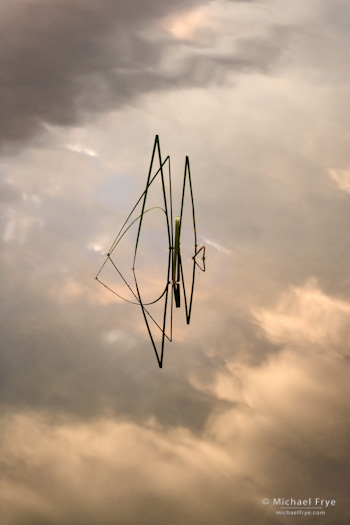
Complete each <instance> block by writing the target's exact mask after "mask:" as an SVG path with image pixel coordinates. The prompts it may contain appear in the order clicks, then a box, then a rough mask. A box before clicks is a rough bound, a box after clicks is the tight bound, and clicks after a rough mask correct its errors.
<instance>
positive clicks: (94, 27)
mask: <svg viewBox="0 0 350 525" xmlns="http://www.w3.org/2000/svg"><path fill="white" fill-rule="evenodd" d="M239 4H240V2H237V5H239ZM197 6H203V3H202V2H199V1H196V0H193V1H192V2H190V3H189V2H184V1H183V0H179V1H177V2H172V3H171V4H169V5H168V4H166V3H164V2H138V3H137V4H136V3H135V2H134V3H133V4H132V7H131V4H130V3H129V2H123V1H113V0H104V1H103V2H101V3H99V5H98V6H97V5H96V4H95V3H91V2H80V1H76V2H73V3H72V2H67V1H65V0H60V1H59V2H45V3H42V2H40V1H39V0H31V1H21V2H18V3H16V5H15V6H14V5H12V4H11V5H10V4H3V6H2V8H1V10H2V17H1V20H2V22H1V23H2V27H1V32H2V34H3V40H4V42H5V43H6V45H4V46H2V49H1V52H0V67H1V71H2V74H1V78H2V81H1V87H0V90H1V91H0V96H1V100H2V104H1V108H2V109H1V114H0V118H1V121H2V127H1V131H0V142H1V144H5V143H10V142H11V141H18V140H23V139H26V138H27V137H31V136H34V135H35V133H36V132H37V131H39V130H40V129H42V126H43V124H45V123H50V124H56V125H63V126H67V125H71V124H74V123H77V122H79V121H80V120H81V119H82V118H83V115H84V114H85V113H89V112H96V111H105V110H107V109H109V108H113V107H118V106H120V105H122V104H125V103H126V102H128V101H130V100H132V99H133V98H135V97H137V96H138V95H139V94H142V93H147V92H149V91H154V90H156V91H158V90H163V89H174V87H175V88H178V87H180V86H184V87H186V86H200V85H203V84H207V83H208V82H209V83H210V82H213V81H214V82H219V83H220V82H222V80H223V78H224V77H225V76H226V75H227V74H228V73H229V72H230V71H233V72H246V71H254V70H266V69H269V68H270V67H271V66H272V65H273V64H274V63H275V62H276V60H277V59H278V57H279V55H280V53H281V48H282V49H283V43H282V42H283V39H284V38H285V36H286V34H287V30H286V28H285V29H284V30H283V31H279V30H278V29H277V30H276V31H277V32H280V35H282V33H283V36H276V35H277V33H276V32H275V30H274V29H273V30H272V33H271V34H267V35H265V36H263V37H260V38H256V39H254V38H250V39H249V38H243V39H240V38H238V46H237V49H231V50H230V49H228V50H227V51H225V52H224V53H223V52H222V51H220V50H218V51H217V52H215V51H214V53H212V51H211V50H210V47H213V44H214V46H215V41H213V39H212V38H213V34H212V36H211V37H210V34H211V30H209V33H208V36H209V39H210V43H209V46H210V47H209V48H207V49H205V47H204V48H203V47H202V49H201V48H198V49H196V48H195V46H194V47H193V46H191V44H190V43H189V42H183V41H181V39H178V38H174V37H172V36H171V35H170V34H169V33H167V32H166V31H164V29H162V27H161V26H159V21H160V19H161V18H162V17H164V16H165V15H170V14H171V13H174V12H176V11H178V12H179V13H180V15H181V13H184V12H185V11H186V10H190V9H191V8H195V7H197ZM214 8H215V5H214ZM206 31H207V29H203V30H202V35H203V36H205V34H206ZM274 33H276V34H275V35H274ZM205 38H207V37H205ZM215 38H216V37H215ZM191 49H192V50H191ZM174 52H175V55H176V56H178V58H177V60H179V61H180V62H179V66H180V67H179V68H177V69H175V70H173V66H172V65H171V64H172V61H173V58H174V57H173V53H174ZM165 64H168V66H167V67H165ZM169 68H170V69H169Z"/></svg>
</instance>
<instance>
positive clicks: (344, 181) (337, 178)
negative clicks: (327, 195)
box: [328, 169, 350, 193]
mask: <svg viewBox="0 0 350 525" xmlns="http://www.w3.org/2000/svg"><path fill="white" fill-rule="evenodd" d="M328 173H329V176H330V178H331V179H332V180H333V181H334V182H335V183H336V185H337V186H338V188H339V189H340V190H342V191H346V192H347V193H350V171H349V170H335V169H330V170H328Z"/></svg>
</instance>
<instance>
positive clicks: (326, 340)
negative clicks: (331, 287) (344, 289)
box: [253, 280, 350, 351]
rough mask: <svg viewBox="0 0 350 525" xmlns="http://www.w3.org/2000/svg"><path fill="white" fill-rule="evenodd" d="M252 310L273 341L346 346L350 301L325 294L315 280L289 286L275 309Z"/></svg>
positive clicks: (306, 344)
mask: <svg viewBox="0 0 350 525" xmlns="http://www.w3.org/2000/svg"><path fill="white" fill-rule="evenodd" d="M253 313H254V315H255V317H256V319H257V321H258V323H259V325H260V326H261V327H262V329H263V330H264V332H265V334H266V335H267V337H268V339H270V341H272V342H273V343H277V344H285V343H289V344H296V345H300V346H301V347H305V346H309V345H310V344H316V345H318V346H320V347H322V348H326V349H327V350H329V347H330V346H338V347H339V345H341V349H342V351H344V345H345V347H348V343H347V341H348V333H349V323H350V304H349V303H348V302H345V301H342V300H340V299H337V298H335V297H330V296H328V295H326V294H325V293H324V292H323V291H322V290H320V288H319V287H318V286H317V282H316V281H315V280H311V281H309V282H308V283H306V285H305V286H304V287H300V288H291V289H289V290H288V291H287V292H286V293H285V294H283V296H282V297H281V299H280V300H279V302H278V304H277V305H276V307H275V308H272V309H270V310H269V309H257V308H255V309H253ZM338 350H340V348H338Z"/></svg>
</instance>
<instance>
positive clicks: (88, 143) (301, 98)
mask: <svg viewBox="0 0 350 525" xmlns="http://www.w3.org/2000/svg"><path fill="white" fill-rule="evenodd" d="M310 4H311V7H309V5H310ZM310 4H307V5H306V4H305V2H303V1H302V0H301V1H300V2H293V3H292V4H291V3H290V4H288V5H287V4H286V8H285V11H283V12H281V10H280V6H279V2H277V1H276V6H277V7H276V8H275V7H274V5H275V4H274V2H273V1H272V0H271V2H269V3H268V5H269V6H270V10H263V9H260V11H259V13H261V14H259V16H258V15H257V14H256V10H255V7H256V6H255V3H249V4H248V3H247V4H246V5H244V6H243V4H242V5H241V4H239V3H231V2H230V3H225V4H220V6H221V7H220V6H219V4H211V5H209V6H208V5H206V6H205V8H208V10H209V11H208V13H210V15H212V16H210V17H208V18H207V19H206V18H205V16H207V15H205V14H203V13H202V11H200V13H201V14H200V16H203V18H200V16H199V15H198V13H197V11H195V12H196V13H197V14H196V15H195V16H194V15H193V16H194V18H191V17H190V18H189V19H188V20H187V19H185V21H186V20H187V22H188V24H189V25H188V26H186V24H185V23H184V20H183V19H182V18H181V17H182V16H183V13H184V12H185V10H186V13H187V3H186V5H185V4H180V3H176V4H175V6H174V11H173V13H172V14H173V15H174V18H171V19H169V20H168V19H167V18H166V19H162V20H160V18H159V16H163V15H168V14H169V11H168V9H167V7H166V6H164V4H163V3H162V5H163V6H164V7H161V6H160V5H159V6H157V4H152V6H150V5H148V6H147V13H146V7H144V6H143V4H142V5H141V4H140V5H139V6H138V7H139V12H136V11H135V12H133V13H129V12H128V10H129V4H128V6H127V5H126V4H125V5H124V4H123V5H122V4H120V3H119V4H116V3H108V2H105V3H103V7H99V12H98V13H96V17H97V18H94V16H95V9H96V7H95V6H92V4H90V3H86V2H84V3H81V4H80V3H78V2H76V3H75V4H74V7H71V6H68V3H65V2H55V3H50V4H47V5H48V7H47V8H46V9H47V11H45V12H46V15H45V16H44V15H41V16H42V19H40V17H38V19H39V20H42V21H39V20H34V19H33V20H28V18H29V15H26V18H27V20H25V16H24V13H25V12H26V13H28V12H29V6H34V5H37V6H38V5H39V4H34V3H30V2H27V3H21V4H18V3H17V6H16V7H13V6H12V5H11V4H10V3H9V2H8V3H7V5H6V4H3V5H6V9H7V17H8V18H7V20H8V22H9V26H8V27H10V25H12V27H14V20H15V19H16V20H18V22H16V23H18V28H22V32H19V35H20V36H19V37H18V40H16V41H15V39H14V38H12V40H11V41H10V40H9V47H8V55H9V56H10V55H11V53H12V56H13V57H14V58H15V57H16V56H18V57H19V56H20V55H21V53H20V50H21V49H24V48H25V42H26V41H27V40H26V39H27V37H28V41H31V42H32V47H31V48H29V47H28V51H27V55H26V60H27V59H28V60H29V58H30V57H32V56H34V54H35V53H36V54H37V55H38V65H40V67H38V68H36V67H34V68H33V70H32V71H33V72H32V73H31V68H29V66H28V67H25V64H22V63H21V61H20V59H19V58H17V59H16V60H17V62H16V60H15V61H14V64H16V68H15V66H13V67H12V64H11V63H10V61H9V62H8V63H7V71H10V70H13V74H14V75H15V69H18V73H17V74H18V78H21V79H22V81H23V82H22V87H21V93H22V95H23V97H24V99H25V97H26V96H28V101H29V102H30V100H34V102H32V103H31V104H29V102H28V104H27V105H24V109H23V107H21V106H19V109H18V113H16V112H14V113H13V115H12V116H13V118H14V119H17V117H18V118H22V117H23V119H22V121H21V122H22V127H21V128H16V126H15V127H14V128H13V129H14V133H13V135H12V139H11V136H10V135H9V134H8V133H7V131H5V128H4V130H3V140H4V141H5V140H10V139H11V140H13V139H16V140H17V139H20V138H22V139H25V138H29V137H33V135H32V132H33V129H32V127H31V124H30V125H29V123H31V122H36V123H37V124H38V125H39V122H40V121H43V122H46V123H47V122H49V123H50V126H47V135H46V137H45V140H42V141H39V140H38V141H36V142H35V141H28V143H27V144H26V145H25V146H23V147H21V148H18V150H17V149H16V151H14V152H13V154H12V155H11V154H9V155H7V156H6V157H3V159H2V161H1V165H0V174H1V180H2V187H1V190H2V193H1V197H2V212H1V224H0V235H1V248H2V249H1V255H0V262H1V265H2V273H1V275H2V278H1V282H0V286H1V297H2V300H1V304H0V313H1V316H0V318H1V324H2V329H1V368H0V370H1V371H0V385H1V386H0V388H1V408H2V414H3V416H2V417H1V422H0V423H1V425H2V426H1V434H2V436H3V439H2V443H1V447H2V457H3V459H2V468H1V472H2V476H3V486H4V487H5V506H4V507H5V510H4V512H5V514H4V516H5V517H4V519H3V521H4V524H5V525H22V524H23V523H27V524H30V523H35V524H38V523H43V524H45V525H46V524H52V525H54V524H56V523H59V524H69V525H71V524H72V523H81V522H84V523H93V524H95V523H97V522H99V523H101V524H102V525H109V523H121V524H122V525H124V524H125V523H130V524H133V523H148V522H152V523H157V522H159V523H160V522H163V521H167V522H169V523H191V524H197V523H198V525H199V524H201V525H202V524H207V523H208V525H209V523H210V524H211V523H213V522H217V523H223V524H225V525H226V523H227V524H231V523H232V522H233V521H234V522H237V523H242V524H247V525H248V523H265V524H266V525H270V524H274V523H276V524H279V523H282V521H283V520H284V519H285V518H283V517H278V516H276V515H275V514H274V510H273V508H272V507H271V506H270V507H264V506H263V505H262V503H261V502H262V499H263V498H264V497H270V498H271V497H275V496H277V497H278V496H281V497H282V496H283V497H289V496H300V497H301V498H307V497H309V496H314V495H315V496H320V497H325V498H331V497H335V498H336V499H337V505H336V508H335V509H334V510H332V513H330V512H329V513H327V515H326V516H325V517H319V518H315V517H312V522H313V523H314V522H315V520H317V522H318V523H329V521H332V523H335V524H336V525H343V523H344V522H345V521H346V519H347V516H346V513H347V509H348V502H347V498H348V494H347V485H346V474H347V470H348V452H347V446H348V445H347V444H348V442H349V433H348V425H347V419H348V413H349V407H348V396H346V393H347V389H348V364H349V357H348V349H349V342H348V328H347V327H348V325H349V312H350V301H349V297H350V295H349V278H348V254H349V239H348V237H349V236H348V224H349V193H348V178H349V160H350V158H349V151H348V136H349V127H348V120H347V117H346V114H347V107H348V86H347V82H348V80H347V73H346V70H345V69H344V68H340V67H339V64H340V63H341V62H342V58H341V57H343V58H344V61H345V59H346V57H347V48H346V47H344V46H343V47H342V45H340V42H341V40H337V39H336V38H334V39H333V38H332V40H331V42H332V46H328V44H329V43H330V41H329V40H328V39H327V38H326V34H327V31H329V30H330V28H331V27H332V31H334V32H335V33H337V34H339V33H342V34H343V32H342V31H340V29H339V30H338V26H339V25H341V22H340V19H341V17H340V15H339V16H338V12H337V10H335V11H334V12H333V15H332V17H330V14H327V11H326V10H325V9H323V7H324V3H322V2H318V1H310ZM100 5H101V4H100ZM337 5H338V4H337ZM18 6H20V7H21V10H23V12H22V11H21V10H19V7H18ZM123 6H124V7H123ZM271 6H272V7H271ZM158 7H160V9H163V10H162V11H159V10H158ZM192 7H193V8H194V7H198V8H202V7H203V6H202V4H197V3H196V4H195V3H192V4H191V8H192ZM340 7H342V9H343V7H344V4H343V3H342V4H339V10H340V12H341V9H340ZM148 8H149V9H148ZM236 8H237V9H236ZM321 8H322V9H321ZM3 9H4V7H3ZM100 9H101V11H100ZM220 9H221V11H220ZM26 10H27V11H26ZM118 10H119V11H118ZM210 10H211V11H210ZM117 11H118V12H119V13H120V18H117V16H115V19H113V17H110V16H109V15H110V14H111V13H113V14H115V15H116V13H117ZM32 12H33V11H32V10H30V13H32ZM21 13H22V14H21ZM208 13H207V14H208ZM107 14H108V16H107ZM180 14H181V16H180ZM272 14H273V15H274V16H271V15H272ZM69 15H70V16H71V19H70V20H68V18H69ZM141 15H142V16H141ZM311 15H312V16H311ZM186 16H187V15H186ZM191 16H192V15H191ZM198 16H199V18H198ZM310 16H311V18H312V20H313V21H314V24H315V26H317V30H318V33H319V34H322V38H319V37H318V39H317V42H318V44H320V45H321V43H322V45H321V48H319V49H318V46H317V45H316V44H315V42H316V40H314V36H312V35H311V33H310V32H309V31H306V29H305V28H310ZM11 17H12V18H11ZM179 17H180V18H181V23H180V25H177V24H178V23H179V20H178V19H179ZM196 17H197V18H196ZM327 17H330V18H329V20H328V18H327ZM107 18H112V20H110V19H108V20H107ZM11 20H12V22H11ZM44 20H45V22H44ZM94 20H95V21H96V27H95V23H94ZM164 20H166V21H164ZM198 20H199V21H200V24H202V26H201V25H200V24H199V25H200V27H197V26H196V24H197V22H198ZM10 22H11V24H10ZM187 22H186V23H187ZM165 23H166V24H168V25H166V27H165V26H164V25H162V24H165ZM198 23H199V22H198ZM234 23H235V25H233V24H234ZM172 24H173V25H172ZM191 24H192V25H191ZM206 24H207V25H206ZM215 24H216V25H215ZM97 26H98V27H97ZM155 27H157V28H159V32H158V33H155V32H153V28H155ZM46 28H47V29H46ZM65 28H66V29H65ZM283 28H285V29H286V33H287V34H286V35H284V34H283V31H282V29H283ZM297 28H304V29H305V31H304V32H303V31H299V32H298V31H297ZM26 29H27V36H26V34H25V30H26ZM65 31H66V32H67V36H66V41H64V39H63V38H62V35H63V34H64V32H65ZM172 31H173V33H172ZM8 32H9V31H8ZM40 32H41V33H40ZM39 34H41V35H42V37H40V39H39V36H40V35H39ZM38 35H39V36H38ZM310 35H311V36H310ZM50 38H52V44H50V45H49V41H50ZM342 38H343V37H342ZM43 42H45V44H46V46H45V45H44V44H43ZM10 44H11V45H10ZM45 47H46V51H47V52H46V51H45ZM56 48H57V50H58V51H57V53H58V54H57V56H56V55H55V52H54V50H55V49H56ZM120 49H123V53H121V52H120ZM342 49H343V51H342ZM11 50H12V51H11ZM86 50H88V51H89V53H87V52H86ZM34 51H35V53H34ZM327 51H328V52H329V55H327V57H328V59H327V60H325V61H323V54H326V52H327ZM1 53H3V54H5V52H4V51H3V50H1ZM337 53H339V55H340V57H338V62H337V64H338V65H337V64H336V63H334V64H331V62H332V60H330V57H331V55H332V54H337ZM342 53H343V54H342ZM50 56H51V62H50ZM51 67H52V70H51V69H50V68H51ZM11 68H12V69H11ZM331 68H335V70H337V71H338V72H339V76H337V77H336V78H342V82H341V83H340V84H339V83H338V82H333V77H332V76H331V75H329V71H331ZM339 69H342V71H339ZM56 70H57V71H58V72H59V74H58V75H57V76H56V80H57V83H58V84H57V90H56V88H55V87H53V88H52V89H51V86H52V85H53V81H52V80H51V77H50V80H48V81H47V82H48V89H47V90H46V91H45V90H43V91H42V102H43V104H42V106H40V104H39V98H36V97H34V96H33V95H32V94H31V93H33V92H35V89H34V90H33V92H32V91H31V89H29V88H28V93H26V90H25V89H24V87H23V86H25V85H26V86H34V87H35V86H37V87H38V89H39V85H40V83H41V82H43V79H44V76H45V75H44V76H42V74H41V71H46V72H50V71H51V74H52V75H54V72H53V71H56ZM246 73H249V75H248V74H246ZM31 74H32V77H31ZM9 86H10V84H8V87H9ZM118 90H119V91H118ZM146 92H147V94H146ZM6 93H7V95H6V96H7V97H9V96H10V89H8V90H7V91H6ZM141 93H143V94H145V96H143V97H139V98H138V100H136V99H137V96H138V94H141ZM22 95H21V96H22ZM66 95H67V96H66ZM16 96H17V95H16V92H15V90H13V97H14V98H15V97H16ZM31 97H32V98H31ZM50 97H51V98H50ZM5 99H6V97H5ZM50 101H51V102H52V107H51V105H50ZM131 101H133V103H132V104H131V103H130V102H131ZM134 101H135V103H134ZM35 104H37V107H36V106H35ZM16 107H17V105H16ZM26 108H27V109H28V111H27V112H26ZM29 108H32V109H33V111H29ZM116 108H117V111H113V112H112V111H110V112H108V111H106V110H108V109H116ZM343 110H344V111H343ZM89 111H90V112H91V113H92V112H93V111H95V115H92V114H91V113H90V116H89V120H88V119H87V117H86V114H87V113H88V112H89ZM97 111H101V112H104V113H103V114H101V115H99V116H98V115H97ZM21 112H22V113H21ZM21 114H22V117H20V115H21ZM4 116H5V113H4ZM6 119H7V120H6ZM10 119H11V115H10V113H7V116H6V118H5V120H4V122H9V121H10ZM55 124H58V126H55ZM60 124H63V126H64V127H62V128H61V127H60ZM70 124H72V125H74V126H76V127H74V128H72V127H71V125H70ZM38 129H39V128H38ZM155 132H157V133H159V134H160V136H161V141H162V151H163V153H165V154H167V153H170V154H171V156H172V161H173V164H172V166H173V175H174V188H173V190H174V198H175V199H176V201H177V202H176V206H175V210H177V209H178V197H179V193H180V188H181V184H180V180H181V176H182V169H183V159H184V155H185V154H189V156H190V159H191V167H192V173H193V187H194V191H195V200H196V213H197V215H196V218H197V227H198V235H199V237H200V241H202V239H209V242H208V243H207V255H208V260H207V271H206V273H205V274H200V275H198V280H197V288H196V295H195V302H194V309H193V317H192V320H191V325H190V326H189V327H187V326H186V325H185V324H184V322H183V321H184V315H183V312H182V311H181V312H176V314H178V315H176V316H175V321H174V322H175V326H174V342H173V343H172V344H169V345H168V346H167V348H166V357H165V366H164V368H163V370H162V371H160V370H158V368H157V364H156V361H155V358H154V355H153V350H152V347H151V345H150V343H149V340H148V338H147V333H146V331H145V326H144V323H143V319H142V314H141V312H140V310H139V308H137V307H132V306H129V305H126V304H124V303H120V302H118V301H114V300H113V296H112V294H109V293H108V292H107V291H105V290H103V289H102V287H99V286H98V285H97V283H95V282H94V280H93V277H94V275H95V268H96V270H97V267H98V265H99V263H100V262H101V259H102V257H101V252H102V251H105V250H106V249H108V247H109V245H110V244H111V241H112V240H113V237H114V235H115V233H116V231H117V230H118V228H119V226H120V225H121V223H122V221H123V219H124V218H125V215H126V214H127V213H128V211H129V209H130V207H131V206H132V204H133V203H134V200H135V198H136V197H137V196H138V195H139V193H141V191H142V190H143V188H144V179H145V175H146V172H147V167H148V161H149V157H150V149H151V147H152V140H153V136H154V133H155ZM331 173H333V175H334V174H336V175H337V177H338V178H337V177H336V178H334V177H333V178H332V177H331ZM336 181H338V182H337V183H336ZM157 233H158V232H157ZM130 244H131V243H129V241H126V243H125V244H124V245H123V256H125V259H126V261H127V257H126V255H127V253H126V252H127V250H128V249H130ZM163 248H164V247H162V249H163ZM184 249H185V248H184ZM125 254H126V255H125ZM149 260H150V261H151V262H152V261H153V260H154V258H153V257H149ZM62 502H64V505H63V504H62ZM118 520H119V522H118ZM305 523H307V520H305Z"/></svg>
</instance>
